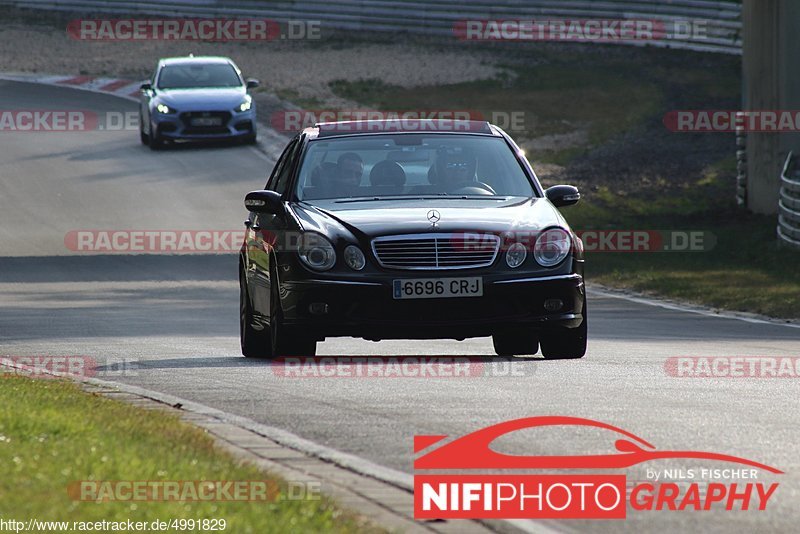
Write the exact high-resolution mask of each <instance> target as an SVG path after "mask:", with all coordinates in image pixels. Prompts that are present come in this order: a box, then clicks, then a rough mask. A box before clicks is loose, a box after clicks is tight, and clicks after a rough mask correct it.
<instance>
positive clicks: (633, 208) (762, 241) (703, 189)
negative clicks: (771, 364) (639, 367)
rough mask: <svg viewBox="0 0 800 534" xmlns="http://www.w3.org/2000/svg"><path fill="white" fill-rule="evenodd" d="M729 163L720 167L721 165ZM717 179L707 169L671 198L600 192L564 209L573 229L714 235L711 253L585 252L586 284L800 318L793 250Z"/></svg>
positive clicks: (799, 260)
mask: <svg viewBox="0 0 800 534" xmlns="http://www.w3.org/2000/svg"><path fill="white" fill-rule="evenodd" d="M729 165H730V162H729V161H725V162H721V163H720V168H722V169H724V168H726V167H728V166H729ZM722 175H724V173H723V174H722ZM720 176H721V174H719V173H718V172H717V170H716V169H710V170H709V171H708V172H707V173H706V174H705V176H703V177H701V178H700V179H699V180H698V181H697V183H695V184H694V185H693V186H692V187H691V189H690V190H689V191H686V192H685V193H684V194H675V195H654V196H652V197H648V196H647V195H639V196H636V197H631V196H625V197H623V196H618V195H613V194H611V193H609V192H608V190H607V189H604V188H600V190H599V191H598V192H596V193H589V194H588V197H587V199H586V200H585V201H583V200H582V201H581V203H580V204H578V205H576V206H573V207H569V208H564V209H563V213H564V216H565V217H566V218H567V220H568V221H569V222H570V224H571V225H572V227H573V228H574V229H576V230H588V229H624V230H656V231H675V230H684V231H702V232H708V233H710V234H713V237H714V238H715V239H714V240H712V242H711V244H712V245H713V247H712V248H710V249H709V250H704V251H695V252H641V253H622V252H587V257H586V274H587V278H588V280H590V281H593V282H598V283H601V284H605V285H608V286H613V287H620V288H626V289H631V290H635V291H639V292H644V293H649V294H653V295H660V296H664V297H668V298H672V299H678V300H683V301H687V302H692V303H697V304H702V305H707V306H713V307H718V308H723V309H729V310H736V311H745V312H752V313H759V314H763V315H769V316H772V317H782V318H791V319H795V318H800V269H798V268H797V266H798V265H800V251H795V250H791V249H786V248H781V247H779V246H778V242H777V240H776V237H775V235H776V234H775V232H776V229H775V228H776V218H775V217H771V216H760V215H753V214H749V213H747V212H745V211H744V210H741V209H738V208H737V207H736V206H735V203H734V201H733V198H732V195H733V193H732V191H731V190H730V188H729V187H728V184H727V181H725V180H723V179H722V178H721V177H720ZM713 241H716V242H713Z"/></svg>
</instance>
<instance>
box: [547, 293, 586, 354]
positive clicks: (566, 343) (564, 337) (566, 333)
mask: <svg viewBox="0 0 800 534" xmlns="http://www.w3.org/2000/svg"><path fill="white" fill-rule="evenodd" d="M586 333H587V328H586V305H585V304H584V306H583V322H582V323H581V325H580V326H579V327H578V328H559V329H555V330H551V331H549V332H542V334H541V337H540V338H539V342H540V343H541V344H542V355H544V357H545V359H546V360H574V359H578V358H583V356H584V355H585V354H586V338H587V336H586Z"/></svg>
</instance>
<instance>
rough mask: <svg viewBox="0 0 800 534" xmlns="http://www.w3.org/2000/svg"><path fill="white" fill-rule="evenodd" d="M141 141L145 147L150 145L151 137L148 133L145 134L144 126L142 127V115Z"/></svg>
mask: <svg viewBox="0 0 800 534" xmlns="http://www.w3.org/2000/svg"><path fill="white" fill-rule="evenodd" d="M139 140H140V141H141V142H142V144H143V145H145V146H147V145H149V144H150V136H149V135H147V134H146V133H144V126H142V116H141V115H139Z"/></svg>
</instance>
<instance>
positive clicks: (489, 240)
mask: <svg viewBox="0 0 800 534" xmlns="http://www.w3.org/2000/svg"><path fill="white" fill-rule="evenodd" d="M499 249H500V238H499V237H498V236H496V235H492V234H464V233H456V234H427V235H424V234H422V235H421V234H414V235H399V236H386V237H378V238H375V239H374V240H373V241H372V251H373V252H374V253H375V257H376V258H377V260H378V263H379V264H380V265H381V266H382V267H386V268H387V269H407V270H444V269H474V268H479V267H488V266H490V265H491V264H492V263H493V262H494V259H495V258H496V257H497V252H498V250H499Z"/></svg>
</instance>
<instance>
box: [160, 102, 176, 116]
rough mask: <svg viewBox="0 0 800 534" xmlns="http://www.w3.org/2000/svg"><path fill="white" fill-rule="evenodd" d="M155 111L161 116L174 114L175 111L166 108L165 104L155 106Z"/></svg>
mask: <svg viewBox="0 0 800 534" xmlns="http://www.w3.org/2000/svg"><path fill="white" fill-rule="evenodd" d="M156 111H158V112H159V113H161V114H163V115H170V114H172V113H175V110H174V109H172V108H171V107H169V106H168V105H166V104H159V105H157V106H156Z"/></svg>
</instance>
